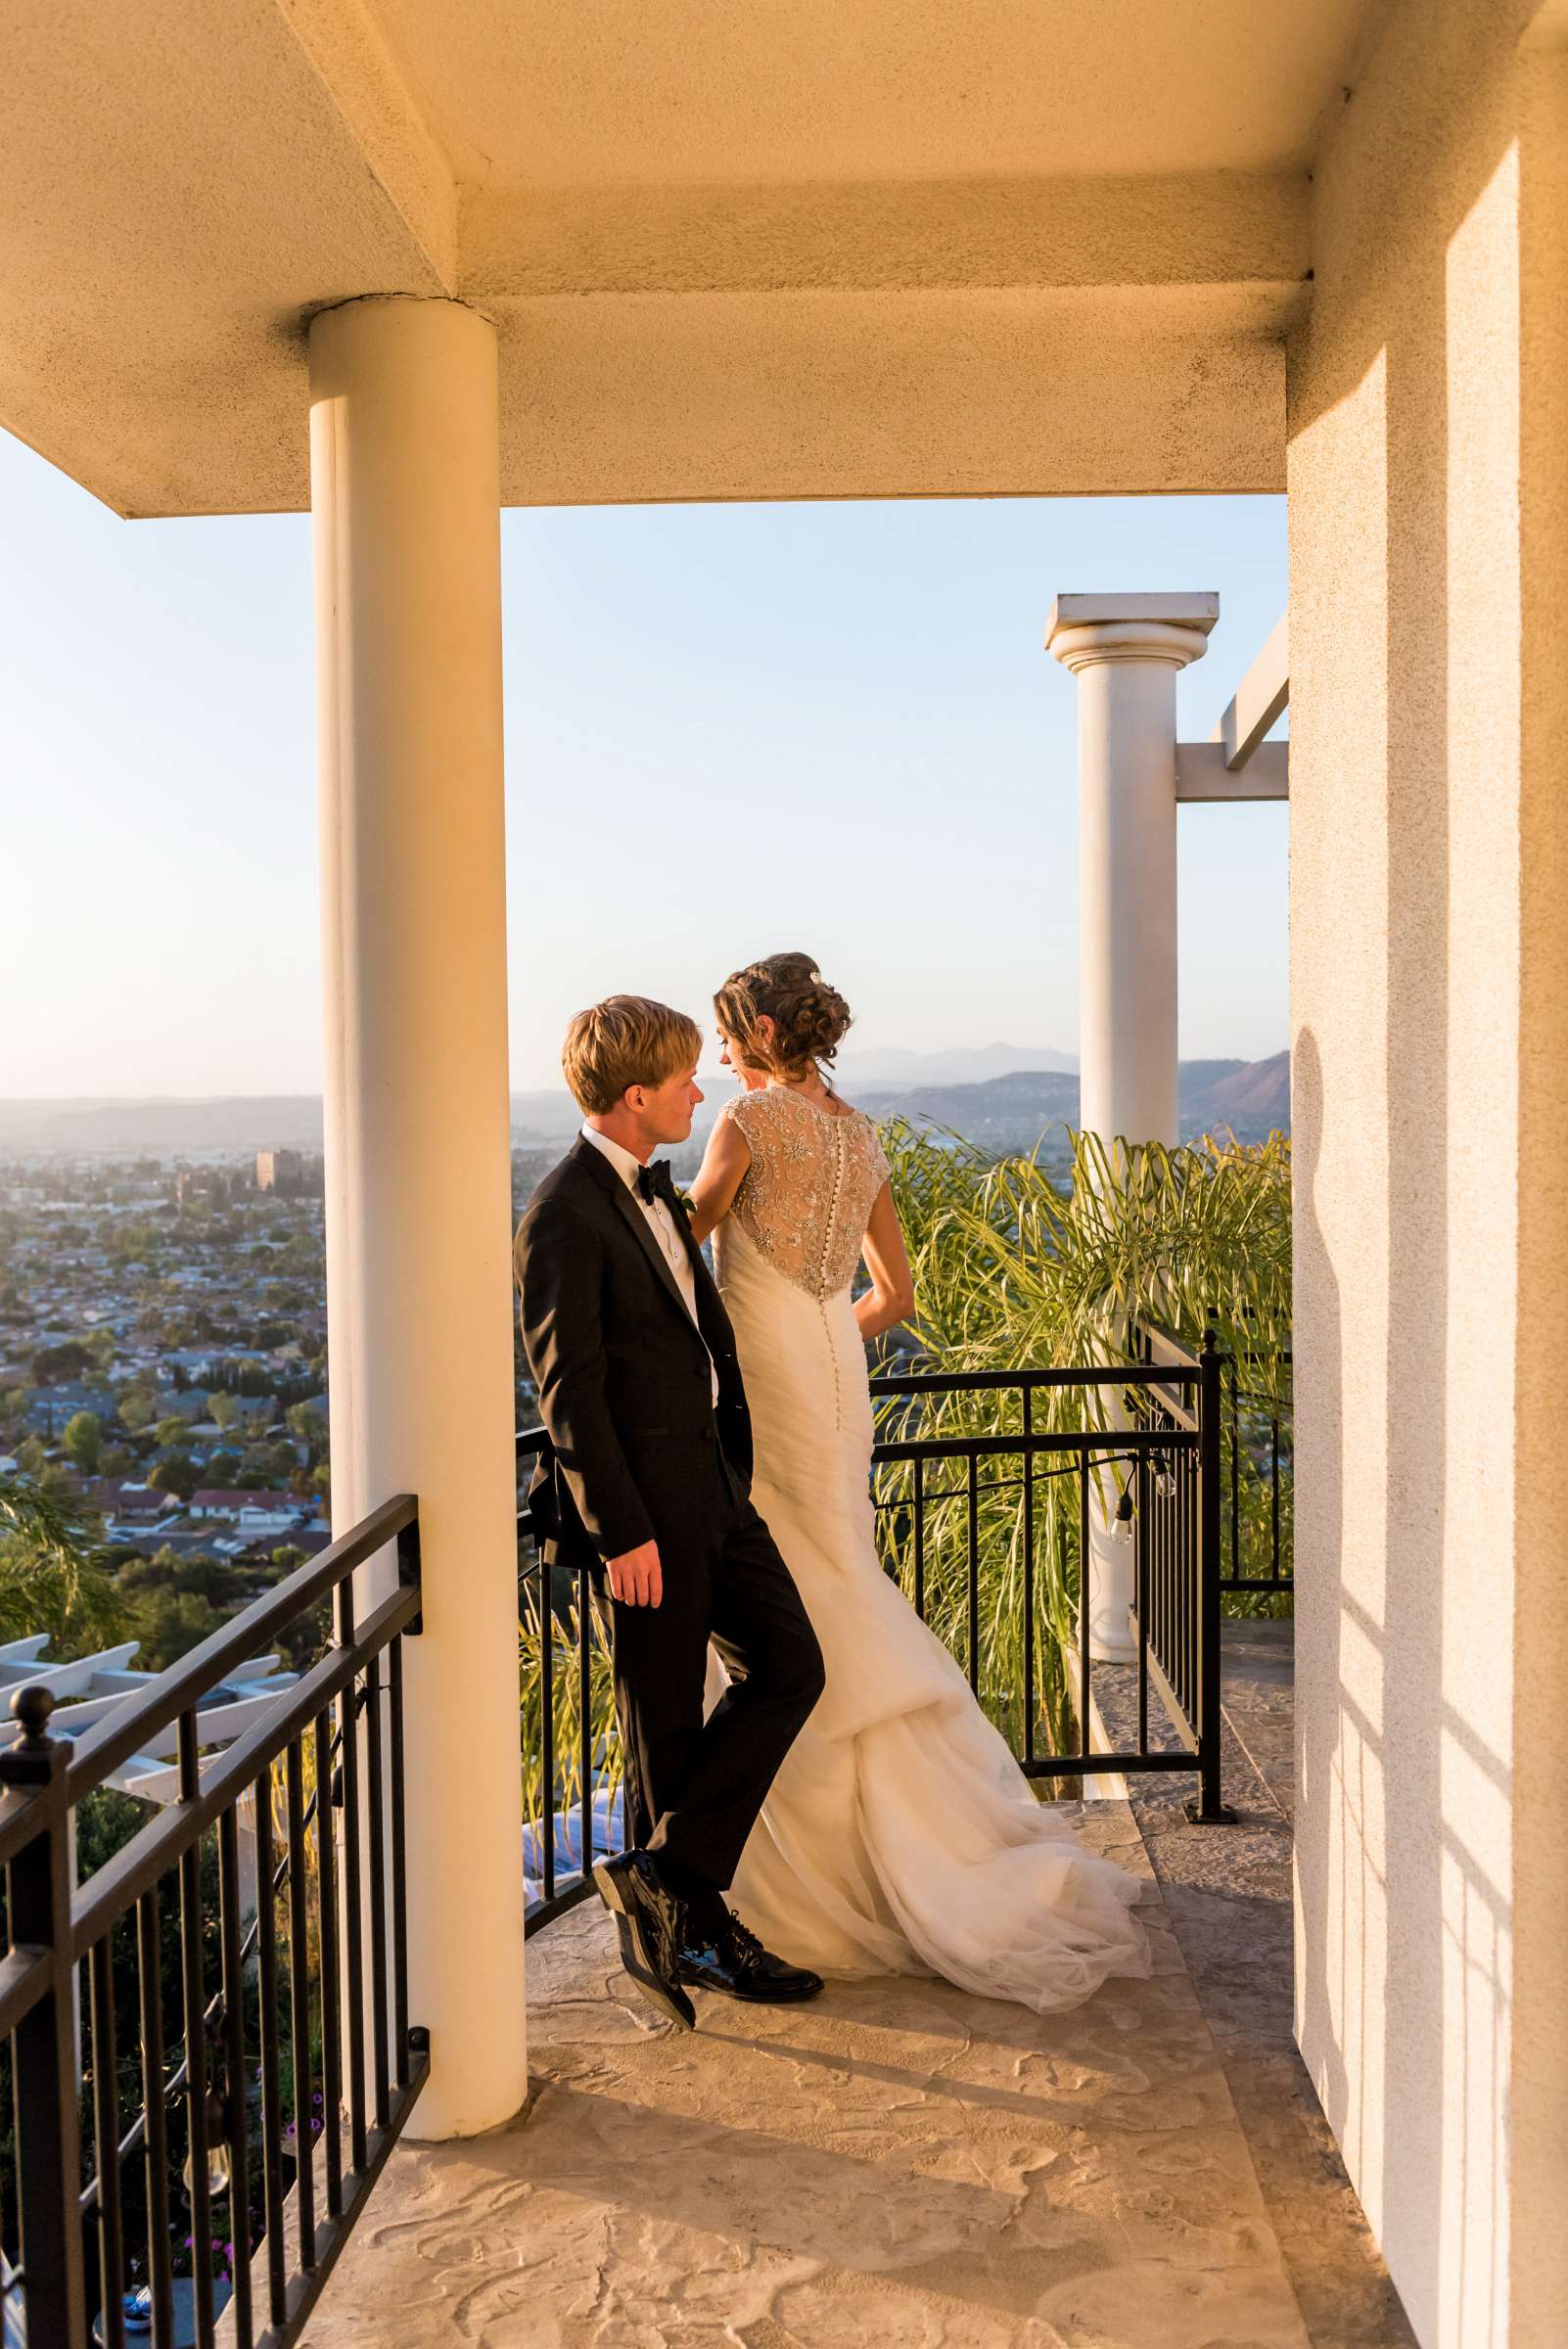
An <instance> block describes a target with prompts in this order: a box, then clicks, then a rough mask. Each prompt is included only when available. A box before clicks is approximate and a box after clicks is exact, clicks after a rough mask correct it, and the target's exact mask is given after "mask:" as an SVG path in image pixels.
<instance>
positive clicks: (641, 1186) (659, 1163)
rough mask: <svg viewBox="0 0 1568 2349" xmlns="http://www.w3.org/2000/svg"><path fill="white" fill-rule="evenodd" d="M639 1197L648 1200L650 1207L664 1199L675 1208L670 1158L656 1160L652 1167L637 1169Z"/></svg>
mask: <svg viewBox="0 0 1568 2349" xmlns="http://www.w3.org/2000/svg"><path fill="white" fill-rule="evenodd" d="M637 1195H638V1197H639V1198H641V1199H646V1200H647V1202H648V1204H649V1206H650V1207H652V1205H653V1203H654V1201H655V1200H656V1199H663V1200H664V1201H665V1202H666V1203H667V1204H668V1205H669V1206H670V1207H673V1206H674V1204H675V1185H674V1182H673V1180H672V1178H671V1176H670V1173H669V1159H668V1158H656V1159H655V1160H654V1161H653V1163H652V1165H651V1166H646V1167H639V1168H638V1169H637Z"/></svg>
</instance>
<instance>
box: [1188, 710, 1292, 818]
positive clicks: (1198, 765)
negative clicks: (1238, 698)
mask: <svg viewBox="0 0 1568 2349" xmlns="http://www.w3.org/2000/svg"><path fill="white" fill-rule="evenodd" d="M1232 707H1234V705H1232ZM1289 797H1290V745H1289V743H1288V742H1261V743H1259V745H1258V747H1257V749H1256V750H1255V751H1254V752H1253V753H1252V755H1251V757H1250V758H1249V759H1248V760H1247V762H1246V764H1245V765H1244V766H1238V767H1232V766H1230V765H1229V764H1228V762H1227V761H1226V759H1225V748H1224V744H1223V743H1222V742H1178V743H1177V744H1176V799H1177V801H1178V802H1182V803H1186V802H1189V801H1194V800H1229V801H1237V800H1288V799H1289Z"/></svg>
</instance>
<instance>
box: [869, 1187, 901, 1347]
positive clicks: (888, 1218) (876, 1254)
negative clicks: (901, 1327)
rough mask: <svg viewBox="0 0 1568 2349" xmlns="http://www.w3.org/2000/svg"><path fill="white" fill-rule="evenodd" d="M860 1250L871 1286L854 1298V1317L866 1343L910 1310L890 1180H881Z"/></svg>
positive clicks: (898, 1320)
mask: <svg viewBox="0 0 1568 2349" xmlns="http://www.w3.org/2000/svg"><path fill="white" fill-rule="evenodd" d="M860 1253H861V1254H862V1256H863V1257H864V1258H865V1268H866V1270H867V1271H868V1272H869V1273H870V1275H871V1286H870V1287H869V1288H868V1289H867V1291H866V1293H865V1295H864V1296H863V1297H859V1298H856V1300H855V1306H854V1317H855V1320H856V1321H857V1322H858V1323H859V1325H860V1335H861V1337H862V1338H864V1339H865V1340H866V1341H867V1342H869V1341H870V1340H871V1339H872V1338H880V1337H881V1335H882V1333H883V1331H884V1330H885V1329H894V1328H896V1327H897V1326H898V1324H899V1322H900V1321H907V1319H908V1318H909V1315H910V1314H911V1313H913V1312H914V1280H913V1278H912V1276H911V1274H910V1271H909V1252H908V1250H907V1249H906V1248H905V1247H904V1244H903V1226H902V1225H901V1224H900V1223H899V1211H898V1209H897V1208H896V1207H895V1206H894V1204H893V1185H892V1183H891V1182H885V1183H884V1184H883V1186H882V1188H881V1190H880V1191H879V1192H878V1193H877V1196H876V1204H875V1205H874V1206H873V1208H872V1210H871V1221H870V1222H869V1223H868V1224H867V1225H866V1233H865V1245H864V1247H863V1248H862V1250H861V1252H860Z"/></svg>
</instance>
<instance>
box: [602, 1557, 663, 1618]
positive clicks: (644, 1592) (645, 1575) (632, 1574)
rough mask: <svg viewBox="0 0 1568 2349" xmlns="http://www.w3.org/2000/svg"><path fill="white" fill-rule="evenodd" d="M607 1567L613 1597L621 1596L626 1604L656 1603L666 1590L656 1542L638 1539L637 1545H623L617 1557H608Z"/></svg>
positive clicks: (634, 1605) (649, 1605) (637, 1605)
mask: <svg viewBox="0 0 1568 2349" xmlns="http://www.w3.org/2000/svg"><path fill="white" fill-rule="evenodd" d="M604 1570H605V1573H606V1575H607V1576H608V1577H609V1582H610V1595H611V1597H612V1598H619V1599H620V1601H621V1603H622V1605H623V1606H624V1607H656V1606H658V1604H659V1601H660V1600H661V1599H662V1598H663V1596H664V1594H665V1581H664V1575H663V1572H662V1570H661V1568H660V1564H659V1544H658V1543H657V1542H639V1543H638V1544H637V1546H636V1548H635V1549H623V1551H622V1552H621V1555H620V1556H619V1557H618V1558H607V1559H606V1560H605V1568H604Z"/></svg>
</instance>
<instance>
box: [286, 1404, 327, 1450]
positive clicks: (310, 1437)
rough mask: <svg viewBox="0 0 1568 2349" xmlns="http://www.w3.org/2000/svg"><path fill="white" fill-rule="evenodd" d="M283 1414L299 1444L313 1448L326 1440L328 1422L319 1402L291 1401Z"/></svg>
mask: <svg viewBox="0 0 1568 2349" xmlns="http://www.w3.org/2000/svg"><path fill="white" fill-rule="evenodd" d="M283 1416H284V1418H285V1420H286V1421H287V1423H288V1427H289V1432H290V1434H291V1435H292V1436H293V1437H294V1439H295V1442H296V1443H297V1444H304V1445H306V1446H309V1447H311V1448H312V1449H313V1448H314V1447H315V1446H316V1445H317V1444H320V1443H322V1442H323V1441H324V1440H325V1437H326V1433H327V1422H326V1419H325V1417H324V1416H323V1414H322V1410H321V1406H320V1405H319V1404H314V1403H291V1404H290V1405H289V1407H288V1409H287V1410H286V1411H285V1412H284V1414H283Z"/></svg>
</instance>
